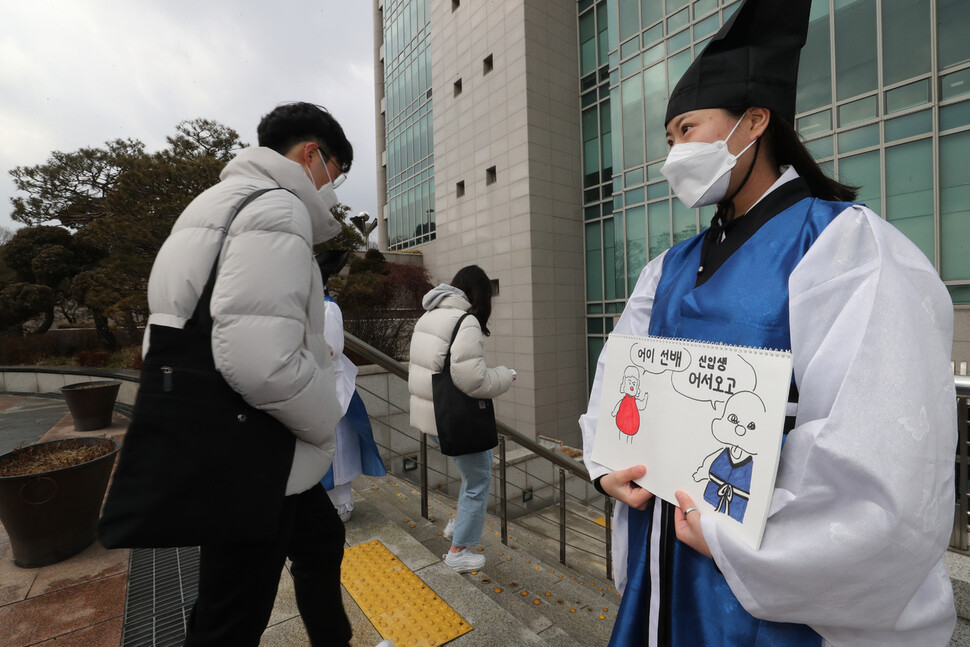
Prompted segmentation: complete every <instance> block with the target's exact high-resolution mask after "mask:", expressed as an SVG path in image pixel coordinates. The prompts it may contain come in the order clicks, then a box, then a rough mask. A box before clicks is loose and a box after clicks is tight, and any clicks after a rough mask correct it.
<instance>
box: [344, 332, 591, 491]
mask: <svg viewBox="0 0 970 647" xmlns="http://www.w3.org/2000/svg"><path fill="white" fill-rule="evenodd" d="M344 338H345V342H344V348H346V349H350V350H351V351H353V352H354V353H356V354H357V355H360V356H361V357H363V358H364V359H366V360H368V361H370V362H373V363H374V364H377V365H378V366H380V367H381V368H384V369H387V370H388V371H390V372H391V373H393V374H394V375H396V376H398V377H399V378H401V379H402V380H407V379H408V367H407V366H405V365H404V364H402V363H401V362H399V361H397V360H396V359H394V358H393V357H391V356H390V355H386V354H384V353H382V352H381V351H379V350H377V349H376V348H373V347H372V346H369V345H368V344H366V343H364V342H363V341H361V340H360V339H358V338H357V337H354V336H353V335H351V334H350V333H348V332H345V333H344ZM496 426H497V427H498V432H499V434H501V435H503V436H508V437H509V438H511V439H512V440H514V441H515V442H516V443H517V444H519V445H521V446H522V447H525V448H526V449H528V450H529V451H531V452H533V453H534V454H537V455H539V456H542V457H543V458H545V459H547V460H549V461H552V462H553V463H554V464H555V465H557V466H559V467H561V468H563V469H565V470H568V471H569V472H572V473H573V474H575V475H576V476H578V477H580V478H584V479H586V480H587V481H588V480H589V472H588V471H587V470H586V467H585V466H584V465H583V464H581V463H578V462H576V461H574V460H572V459H569V458H566V457H564V456H562V455H560V454H557V453H556V452H554V451H552V450H551V449H549V448H548V447H543V446H542V445H540V444H539V443H538V442H536V441H534V440H532V439H531V438H529V437H528V436H526V435H525V434H523V433H522V432H521V431H517V430H515V429H513V428H512V427H509V426H508V425H507V424H505V423H504V422H501V421H499V422H498V423H497V425H496Z"/></svg>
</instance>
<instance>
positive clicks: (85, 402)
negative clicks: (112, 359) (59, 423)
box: [61, 380, 121, 431]
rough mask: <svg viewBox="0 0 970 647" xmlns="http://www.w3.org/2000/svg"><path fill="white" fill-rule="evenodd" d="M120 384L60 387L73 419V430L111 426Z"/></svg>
mask: <svg viewBox="0 0 970 647" xmlns="http://www.w3.org/2000/svg"><path fill="white" fill-rule="evenodd" d="M120 388H121V382H118V381H117V380H105V381H103V382H78V383H77V384H68V385H67V386H63V387H61V394H63V396H64V402H66V403H67V408H68V409H69V410H70V412H71V417H72V418H74V428H75V429H77V430H78V431H92V430H94V429H103V428H105V427H107V426H109V425H110V424H111V413H112V411H114V407H115V400H117V399H118V389H120Z"/></svg>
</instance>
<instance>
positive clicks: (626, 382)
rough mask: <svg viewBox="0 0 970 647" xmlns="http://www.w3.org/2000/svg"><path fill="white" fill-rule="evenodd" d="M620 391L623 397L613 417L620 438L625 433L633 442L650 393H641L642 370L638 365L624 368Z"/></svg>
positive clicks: (628, 440)
mask: <svg viewBox="0 0 970 647" xmlns="http://www.w3.org/2000/svg"><path fill="white" fill-rule="evenodd" d="M620 393H622V394H623V398H622V399H621V400H620V401H619V402H617V403H616V406H615V407H613V417H614V418H616V428H617V429H619V430H620V438H623V435H624V434H625V435H626V439H627V442H633V437H634V436H635V435H636V433H637V432H638V431H640V412H641V411H643V410H644V409H645V408H646V407H647V397H648V396H649V394H648V393H644V394H643V395H641V394H640V370H639V369H638V368H637V367H636V366H627V367H626V369H624V370H623V380H622V381H621V382H620Z"/></svg>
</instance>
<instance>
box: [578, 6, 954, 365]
mask: <svg viewBox="0 0 970 647" xmlns="http://www.w3.org/2000/svg"><path fill="white" fill-rule="evenodd" d="M604 4H605V6H604ZM738 5H739V2H738V0H694V1H693V2H692V1H690V0H600V1H599V2H594V0H581V1H580V2H579V3H578V15H579V33H580V50H581V51H580V66H581V70H580V72H581V79H582V94H581V106H582V110H583V164H584V169H585V172H586V184H585V189H586V193H585V196H584V205H585V214H586V216H585V234H586V300H587V336H588V343H587V348H588V354H589V358H590V361H589V379H590V380H592V374H593V372H594V370H595V364H596V358H597V357H598V355H599V351H600V349H601V348H602V346H603V343H604V341H605V338H606V335H608V334H609V332H610V331H611V330H612V326H613V321H614V317H615V316H616V314H617V313H619V312H621V311H622V309H623V305H624V304H625V301H626V298H627V297H628V295H629V293H630V291H631V290H632V289H633V286H634V284H635V283H636V279H637V277H638V276H639V274H640V271H641V270H642V269H643V267H644V266H645V265H646V263H647V262H649V261H650V259H653V258H655V257H656V256H658V255H659V254H661V253H662V252H663V251H664V250H666V249H668V248H669V247H670V246H671V245H673V244H676V243H678V242H680V241H682V240H685V239H687V238H689V237H690V236H693V235H695V234H696V233H698V232H699V231H701V230H703V229H704V228H706V227H707V226H708V225H709V223H710V219H711V217H713V215H714V207H705V208H702V209H686V208H685V207H684V206H683V204H681V202H680V201H679V200H677V199H676V197H674V196H673V195H672V194H671V192H670V189H669V187H668V186H667V183H666V181H664V178H663V176H661V175H660V167H661V166H662V164H663V161H664V158H665V156H666V154H667V146H666V138H665V134H664V124H663V123H662V122H663V117H664V112H665V108H666V101H667V96H668V95H669V92H670V90H671V89H672V88H673V86H674V85H675V84H676V83H677V81H678V80H679V79H680V77H681V75H683V73H684V71H685V70H686V69H687V66H688V65H690V62H691V61H692V60H693V58H694V56H695V55H696V54H698V53H700V51H701V50H702V49H703V48H704V46H705V45H706V44H707V42H708V40H709V39H710V37H711V36H712V35H713V34H714V33H715V32H716V31H717V30H718V29H719V28H720V27H721V25H722V24H723V23H724V21H725V20H726V19H727V18H728V17H730V16H731V14H732V13H733V12H734V11H735V10H736V9H737V7H738ZM604 23H605V24H604ZM967 34H970V2H968V1H967V0H814V2H813V3H812V13H811V22H810V26H809V34H808V42H807V43H806V46H805V48H804V50H803V51H802V56H801V63H800V70H799V87H798V95H797V116H796V124H795V125H796V128H797V130H798V131H799V133H800V134H801V136H802V137H803V138H804V139H805V140H806V144H807V145H808V147H809V150H811V151H812V153H813V155H814V156H815V157H816V159H817V160H819V162H820V163H821V165H822V168H823V169H824V170H825V171H826V172H827V173H829V174H830V175H831V176H832V177H838V178H840V179H841V180H842V181H844V182H848V183H850V184H854V185H856V186H858V187H859V200H860V201H861V202H864V203H865V204H867V205H869V207H871V208H872V209H873V210H874V211H875V212H876V213H878V214H880V215H881V216H883V217H884V218H886V219H887V220H889V221H890V222H892V223H893V224H894V225H895V226H896V227H897V228H898V229H899V230H900V231H902V232H903V233H905V234H906V235H907V236H909V237H910V239H911V240H913V242H914V243H916V244H917V245H918V246H919V248H920V249H921V250H922V251H923V252H924V253H925V254H926V256H927V257H928V258H929V259H930V260H931V261H932V262H933V263H934V264H935V265H936V267H937V269H938V270H939V271H940V274H941V276H942V277H943V279H944V281H945V282H946V284H947V287H948V288H949V290H950V294H951V297H952V298H953V301H954V303H955V304H957V305H961V304H970V249H968V245H970V243H968V241H970V38H967ZM604 79H608V88H609V91H608V93H607V92H604V90H603V84H604ZM604 125H605V127H604ZM606 146H610V147H611V148H612V151H611V152H612V154H611V155H610V154H609V153H608V152H607V149H606ZM608 159H609V160H610V162H609V163H607V162H606V161H605V160H608Z"/></svg>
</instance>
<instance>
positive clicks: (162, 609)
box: [121, 547, 199, 647]
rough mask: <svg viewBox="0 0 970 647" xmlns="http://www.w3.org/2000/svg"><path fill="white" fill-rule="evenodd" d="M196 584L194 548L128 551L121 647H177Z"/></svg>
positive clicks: (192, 600) (196, 573) (186, 623)
mask: <svg viewBox="0 0 970 647" xmlns="http://www.w3.org/2000/svg"><path fill="white" fill-rule="evenodd" d="M198 585H199V549H198V548H197V547H193V548H139V549H135V550H132V551H131V562H130V564H129V567H128V595H127V599H126V600H125V623H124V630H123V633H122V638H121V647H180V646H181V645H182V643H183V642H184V641H185V632H186V628H187V627H188V621H189V612H190V611H191V610H192V604H193V603H194V602H195V598H196V597H197V595H198Z"/></svg>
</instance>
